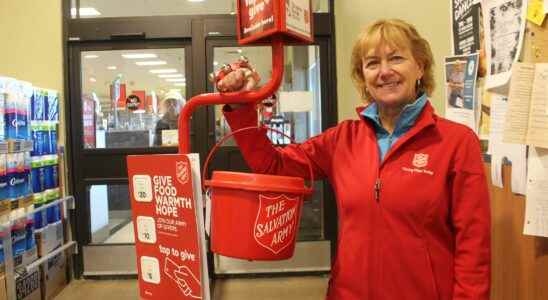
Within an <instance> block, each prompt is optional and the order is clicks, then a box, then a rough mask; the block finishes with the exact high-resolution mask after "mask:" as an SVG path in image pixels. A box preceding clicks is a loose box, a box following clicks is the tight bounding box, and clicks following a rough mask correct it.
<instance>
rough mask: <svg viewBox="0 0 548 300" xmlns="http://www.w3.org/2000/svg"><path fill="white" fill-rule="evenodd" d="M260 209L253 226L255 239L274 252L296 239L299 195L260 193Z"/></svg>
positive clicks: (276, 252)
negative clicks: (268, 194) (268, 195)
mask: <svg viewBox="0 0 548 300" xmlns="http://www.w3.org/2000/svg"><path fill="white" fill-rule="evenodd" d="M259 201H260V205H259V211H258V212H257V219H256V220H255V226H254V228H253V235H254V237H255V241H257V243H259V245H261V246H262V247H264V248H266V249H268V250H270V251H271V252H272V253H274V254H278V253H280V252H281V251H282V250H283V249H285V248H287V246H289V245H291V243H292V242H293V241H294V240H295V233H296V232H297V220H298V219H299V215H298V214H299V201H300V200H299V197H295V198H289V197H287V196H285V195H283V194H282V195H280V196H278V197H274V198H272V197H267V196H263V195H259Z"/></svg>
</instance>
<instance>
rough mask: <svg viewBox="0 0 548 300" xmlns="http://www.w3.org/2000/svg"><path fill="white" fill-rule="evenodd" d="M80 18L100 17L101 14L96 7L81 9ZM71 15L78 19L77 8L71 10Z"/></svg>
mask: <svg viewBox="0 0 548 300" xmlns="http://www.w3.org/2000/svg"><path fill="white" fill-rule="evenodd" d="M79 11H80V17H91V16H99V15H101V13H100V12H99V11H98V10H96V9H95V8H94V7H80V10H79ZM70 15H71V16H73V17H76V7H73V8H71V9H70Z"/></svg>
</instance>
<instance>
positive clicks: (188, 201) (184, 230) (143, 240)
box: [127, 154, 210, 300]
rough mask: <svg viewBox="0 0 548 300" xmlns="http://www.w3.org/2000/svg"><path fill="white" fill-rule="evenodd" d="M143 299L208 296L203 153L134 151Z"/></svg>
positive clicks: (131, 167)
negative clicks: (201, 164) (200, 158)
mask: <svg viewBox="0 0 548 300" xmlns="http://www.w3.org/2000/svg"><path fill="white" fill-rule="evenodd" d="M127 165H128V178H129V188H130V198H131V208H132V221H133V227H134V232H135V250H136V254H137V255H136V256H137V270H138V279H139V293H140V299H149V300H160V299H188V300H190V299H205V300H209V299H210V296H209V281H208V280H209V279H208V278H209V277H208V273H207V272H208V271H207V262H206V259H205V257H206V256H205V255H206V250H205V233H204V228H203V227H204V226H203V225H202V224H204V223H203V214H202V212H203V203H202V194H201V187H200V182H201V180H200V163H199V157H198V154H188V155H184V154H163V155H162V154H159V155H130V156H128V158H127Z"/></svg>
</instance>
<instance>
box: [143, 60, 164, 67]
mask: <svg viewBox="0 0 548 300" xmlns="http://www.w3.org/2000/svg"><path fill="white" fill-rule="evenodd" d="M135 64H136V65H138V66H159V65H166V64H167V63H166V62H165V61H163V60H150V61H137V62H135Z"/></svg>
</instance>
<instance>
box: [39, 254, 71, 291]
mask: <svg viewBox="0 0 548 300" xmlns="http://www.w3.org/2000/svg"><path fill="white" fill-rule="evenodd" d="M40 273H41V278H42V300H50V299H53V298H54V297H55V296H57V294H59V293H60V292H61V291H62V290H63V288H64V287H65V286H66V285H67V256H66V255H65V253H64V252H61V253H59V254H57V255H55V256H54V257H52V258H50V259H49V260H48V262H47V263H45V264H42V266H41V267H40Z"/></svg>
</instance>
